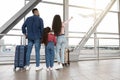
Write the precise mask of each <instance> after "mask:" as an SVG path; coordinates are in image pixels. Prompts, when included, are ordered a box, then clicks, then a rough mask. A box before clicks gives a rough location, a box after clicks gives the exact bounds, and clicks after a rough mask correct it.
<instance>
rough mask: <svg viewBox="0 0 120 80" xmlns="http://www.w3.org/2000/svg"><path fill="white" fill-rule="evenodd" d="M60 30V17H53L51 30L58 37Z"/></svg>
mask: <svg viewBox="0 0 120 80" xmlns="http://www.w3.org/2000/svg"><path fill="white" fill-rule="evenodd" d="M61 28H62V21H61V17H60V15H55V16H54V18H53V22H52V29H53V31H54V33H55V35H56V36H58V35H60V32H61Z"/></svg>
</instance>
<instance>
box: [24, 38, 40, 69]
mask: <svg viewBox="0 0 120 80" xmlns="http://www.w3.org/2000/svg"><path fill="white" fill-rule="evenodd" d="M40 41H41V40H40V39H38V40H28V47H27V53H26V65H27V66H29V65H30V55H31V51H32V47H33V44H35V53H36V67H39V66H40V47H41V43H40Z"/></svg>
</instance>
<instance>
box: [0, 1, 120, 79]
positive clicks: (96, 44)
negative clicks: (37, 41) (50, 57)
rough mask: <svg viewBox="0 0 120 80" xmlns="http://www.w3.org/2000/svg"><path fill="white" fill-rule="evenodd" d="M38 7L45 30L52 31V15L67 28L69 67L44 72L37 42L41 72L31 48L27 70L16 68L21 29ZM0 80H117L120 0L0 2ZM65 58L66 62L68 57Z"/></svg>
mask: <svg viewBox="0 0 120 80" xmlns="http://www.w3.org/2000/svg"><path fill="white" fill-rule="evenodd" d="M33 8H37V9H38V10H39V13H40V17H41V18H42V19H43V21H44V27H48V26H49V27H52V21H53V17H54V16H55V15H56V14H59V15H60V16H61V19H62V21H63V22H64V21H66V20H68V19H70V18H71V17H72V18H73V19H72V20H71V21H70V22H69V23H68V24H67V25H66V26H65V37H66V39H67V42H66V44H67V45H66V48H67V49H69V56H68V57H69V61H70V65H68V66H64V67H63V68H62V69H59V70H58V69H57V70H56V66H57V61H56V58H55V60H54V63H55V64H54V68H53V70H52V71H46V66H45V46H44V45H43V44H41V49H40V65H41V66H42V67H43V69H42V70H40V71H35V47H34V46H33V49H32V53H31V60H30V63H31V65H30V66H31V68H30V70H29V71H26V70H25V69H21V68H17V69H16V70H15V69H14V62H15V52H16V46H17V45H27V43H28V40H27V39H25V36H24V35H23V34H22V30H21V28H22V25H23V23H24V21H25V20H26V18H27V17H29V16H32V15H33V14H32V9H33ZM0 10H1V11H0V80H120V0H7V1H6V0H1V1H0ZM68 57H67V58H68Z"/></svg>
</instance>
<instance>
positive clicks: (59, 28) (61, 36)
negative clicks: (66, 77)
mask: <svg viewBox="0 0 120 80" xmlns="http://www.w3.org/2000/svg"><path fill="white" fill-rule="evenodd" d="M71 19H72V17H71V18H70V19H69V20H67V21H65V22H62V21H61V17H60V15H55V16H54V18H53V23H52V29H53V31H54V33H55V35H56V36H57V45H56V57H57V62H58V64H59V68H63V65H64V52H65V48H66V38H65V25H66V24H68V22H69V21H70V20H71Z"/></svg>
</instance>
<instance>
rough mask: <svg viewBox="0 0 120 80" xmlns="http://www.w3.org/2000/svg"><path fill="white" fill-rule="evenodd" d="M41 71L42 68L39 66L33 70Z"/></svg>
mask: <svg viewBox="0 0 120 80" xmlns="http://www.w3.org/2000/svg"><path fill="white" fill-rule="evenodd" d="M42 69H43V68H42V67H41V66H39V67H36V68H35V70H36V71H38V70H42Z"/></svg>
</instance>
